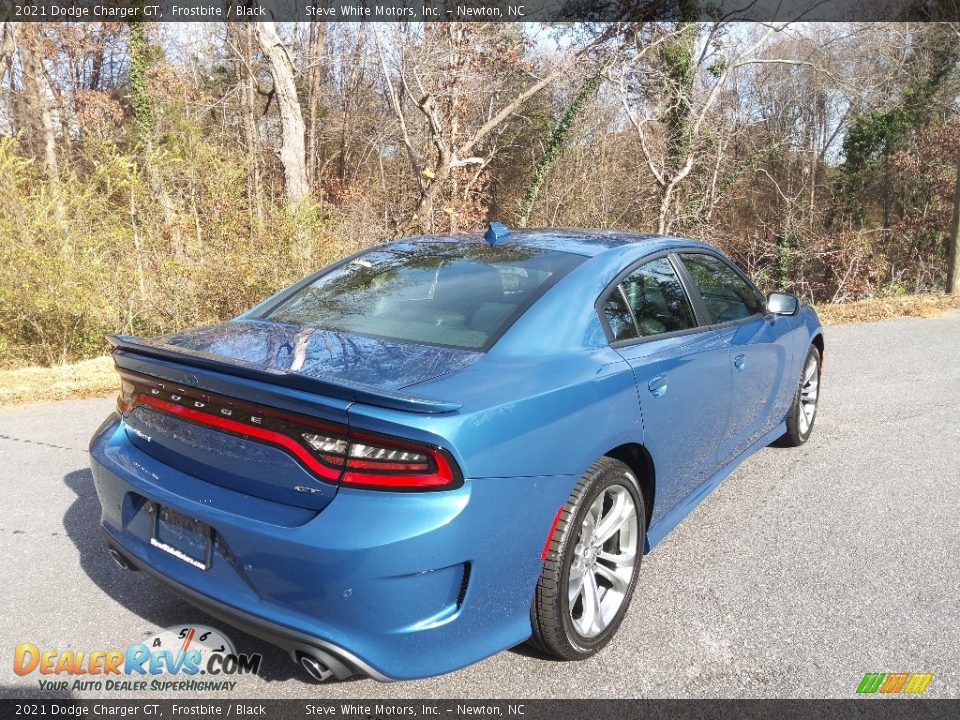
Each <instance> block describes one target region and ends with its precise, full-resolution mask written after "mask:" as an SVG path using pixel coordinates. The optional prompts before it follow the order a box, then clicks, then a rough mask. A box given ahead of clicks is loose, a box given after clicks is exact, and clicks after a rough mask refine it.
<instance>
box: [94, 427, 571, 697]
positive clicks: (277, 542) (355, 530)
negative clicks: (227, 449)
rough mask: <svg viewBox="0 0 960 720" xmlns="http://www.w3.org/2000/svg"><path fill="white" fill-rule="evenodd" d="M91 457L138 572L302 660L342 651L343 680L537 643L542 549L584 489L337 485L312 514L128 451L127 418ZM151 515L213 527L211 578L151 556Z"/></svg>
mask: <svg viewBox="0 0 960 720" xmlns="http://www.w3.org/2000/svg"><path fill="white" fill-rule="evenodd" d="M90 450H91V463H92V467H93V475H94V482H95V486H96V490H97V494H98V496H99V499H100V503H101V508H102V517H101V524H102V526H103V529H104V530H105V532H106V533H107V535H108V542H109V544H110V545H111V546H112V547H113V548H114V549H115V550H117V551H118V552H119V553H120V554H121V555H122V556H123V557H124V558H125V559H126V560H127V561H128V562H129V564H131V565H133V566H135V567H138V568H142V569H144V570H147V571H148V572H149V573H150V574H152V575H154V576H155V577H157V578H158V579H159V580H161V582H163V583H164V584H165V585H167V586H168V587H170V588H171V589H172V590H173V591H174V592H175V593H177V594H178V595H180V596H182V597H183V598H184V599H186V600H187V601H189V602H190V603H192V604H194V605H197V606H198V607H200V608H201V609H203V610H205V611H206V612H209V613H210V614H212V615H214V616H216V617H219V618H221V619H223V620H225V621H226V622H228V623H230V624H231V625H235V626H237V627H240V628H241V629H243V630H245V631H248V632H250V633H251V634H253V635H257V636H259V637H263V638H264V639H266V640H268V641H269V642H272V643H274V644H276V645H279V646H280V647H283V648H285V649H287V650H288V651H290V652H291V653H292V654H294V655H295V656H296V655H298V654H313V655H318V654H319V655H320V656H321V657H323V656H324V655H326V656H328V657H329V656H332V657H333V659H334V660H335V661H337V662H339V663H341V664H342V665H343V666H344V667H345V668H346V669H347V670H349V671H350V672H349V673H347V674H352V673H356V672H359V673H363V674H366V675H370V676H371V677H374V678H377V679H379V680H389V679H408V678H415V677H425V676H429V675H436V674H440V673H443V672H448V671H450V670H454V669H457V668H459V667H463V666H464V665H468V664H470V663H472V662H476V661H477V660H480V659H482V658H483V657H486V656H488V655H491V654H493V653H495V652H498V651H499V650H502V649H504V648H507V647H510V646H512V645H515V644H517V643H519V642H521V641H523V640H524V639H525V638H527V637H528V636H529V635H530V632H531V629H530V619H529V608H530V600H531V598H532V596H533V591H534V587H535V584H536V580H537V577H538V575H539V572H540V567H541V560H540V551H541V549H542V547H543V543H544V540H545V537H546V534H547V532H548V530H549V526H550V522H551V521H552V518H553V515H554V513H555V512H556V508H557V507H559V506H560V505H561V504H562V503H563V502H564V501H565V500H566V498H567V496H568V495H569V493H570V491H571V489H572V487H573V485H574V484H575V483H576V478H575V477H572V476H552V477H532V478H529V477H528V478H485V479H482V480H476V479H474V480H467V481H465V482H464V484H463V486H462V487H460V488H457V489H455V490H450V491H443V492H425V493H393V492H376V491H365V490H355V489H349V488H341V489H340V490H339V491H338V493H337V495H336V497H335V498H334V500H333V501H332V502H331V503H330V504H329V505H328V506H327V507H326V508H325V509H324V510H323V511H321V512H315V511H308V510H303V509H300V508H290V507H288V506H283V505H279V504H277V503H275V502H272V501H269V500H263V499H259V498H255V497H252V496H248V495H244V494H242V493H237V492H235V491H233V490H230V489H229V488H226V487H223V486H221V485H215V484H213V483H207V482H204V481H203V480H202V479H199V478H196V477H193V476H191V475H188V474H186V473H183V472H181V471H178V470H175V469H173V468H170V467H168V466H166V465H164V464H162V463H160V462H158V461H157V460H156V459H154V458H153V457H151V456H150V455H149V454H147V453H145V452H142V451H141V450H139V449H138V448H137V447H136V446H134V445H133V443H131V442H130V441H129V439H128V438H127V431H126V430H125V428H124V425H123V423H122V422H121V421H120V420H119V418H113V419H112V420H111V421H109V422H107V423H105V424H104V426H103V427H102V428H101V430H100V431H98V433H97V434H96V435H95V436H94V438H93V440H92V441H91V447H90ZM157 505H163V506H166V507H168V508H171V509H173V510H175V511H177V512H180V513H182V514H184V515H187V516H189V517H191V518H195V519H197V520H200V521H201V522H203V523H206V524H207V525H209V526H210V527H211V528H212V531H213V537H214V541H213V544H212V551H211V560H210V564H209V567H208V568H207V569H206V570H201V569H198V568H196V567H194V566H192V565H190V564H188V563H186V562H184V561H183V560H180V559H178V558H177V557H174V556H173V555H171V554H169V553H167V552H164V551H163V550H162V549H159V548H157V547H154V546H152V545H151V543H150V540H151V538H152V535H153V526H154V523H153V520H152V513H153V512H155V508H156V506H157ZM318 651H319V652H318ZM338 674H341V673H338Z"/></svg>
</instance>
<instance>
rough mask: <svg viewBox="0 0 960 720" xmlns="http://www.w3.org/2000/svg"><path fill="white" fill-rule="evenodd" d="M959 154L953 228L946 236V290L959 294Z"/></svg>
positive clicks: (952, 293)
mask: <svg viewBox="0 0 960 720" xmlns="http://www.w3.org/2000/svg"><path fill="white" fill-rule="evenodd" d="M958 246H960V156H958V157H957V185H956V189H955V190H954V193H953V228H952V229H951V231H950V236H949V237H948V238H947V292H948V293H949V294H950V295H960V249H958Z"/></svg>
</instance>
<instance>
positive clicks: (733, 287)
mask: <svg viewBox="0 0 960 720" xmlns="http://www.w3.org/2000/svg"><path fill="white" fill-rule="evenodd" d="M680 258H681V259H682V260H683V264H684V265H685V266H686V268H687V270H688V271H689V272H690V275H691V276H692V277H693V282H694V283H695V284H696V286H697V289H699V290H700V296H701V297H702V298H703V302H704V304H705V305H706V306H707V313H708V314H709V315H710V322H711V323H725V322H731V321H733V320H740V319H742V318H747V317H750V316H751V315H754V314H756V313H758V312H761V310H762V306H761V303H760V298H759V297H757V293H756V292H755V291H754V289H753V288H752V287H750V285H749V284H748V283H747V282H746V281H745V280H744V279H743V278H742V277H740V275H739V273H737V271H736V270H734V269H733V268H732V267H730V266H729V265H728V264H727V263H725V262H724V261H723V260H721V259H720V258H717V257H714V256H713V255H705V254H703V253H683V254H681V255H680Z"/></svg>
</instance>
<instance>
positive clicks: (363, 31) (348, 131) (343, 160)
mask: <svg viewBox="0 0 960 720" xmlns="http://www.w3.org/2000/svg"><path fill="white" fill-rule="evenodd" d="M366 35H367V25H366V23H360V28H359V29H358V30H357V42H356V44H355V45H354V46H353V62H351V68H350V77H349V80H348V81H347V85H346V87H345V88H344V91H343V117H342V118H341V122H340V158H339V164H338V175H339V177H340V180H341V181H342V180H346V178H347V154H348V152H349V150H350V137H351V135H352V133H353V128H351V127H350V121H351V119H352V115H353V113H352V111H353V101H354V98H355V97H356V94H357V89H358V88H357V84H358V78H359V77H360V73H361V72H362V70H363V48H364V44H365V40H366Z"/></svg>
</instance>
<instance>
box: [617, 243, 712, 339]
mask: <svg viewBox="0 0 960 720" xmlns="http://www.w3.org/2000/svg"><path fill="white" fill-rule="evenodd" d="M604 311H605V313H606V316H607V322H608V323H609V325H610V329H611V330H612V332H613V336H614V340H615V341H616V340H628V339H631V338H635V337H649V336H651V335H662V334H664V333H668V332H676V331H678V330H687V329H688V328H692V327H696V320H695V319H694V315H693V310H692V308H691V307H690V301H689V299H688V298H687V294H686V292H684V289H683V285H681V284H680V279H679V278H678V277H677V274H676V272H674V269H673V266H672V265H671V264H670V261H669V260H667V258H659V259H657V260H652V261H650V262H648V263H645V264H644V265H641V266H640V267H639V268H637V269H636V270H634V271H633V272H632V273H630V275H628V276H627V277H626V278H625V279H624V280H623V281H622V282H621V283H620V284H619V285H618V286H617V287H616V288H615V289H614V290H613V292H611V293H610V295H609V296H608V298H607V300H606V302H605V307H604Z"/></svg>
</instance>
